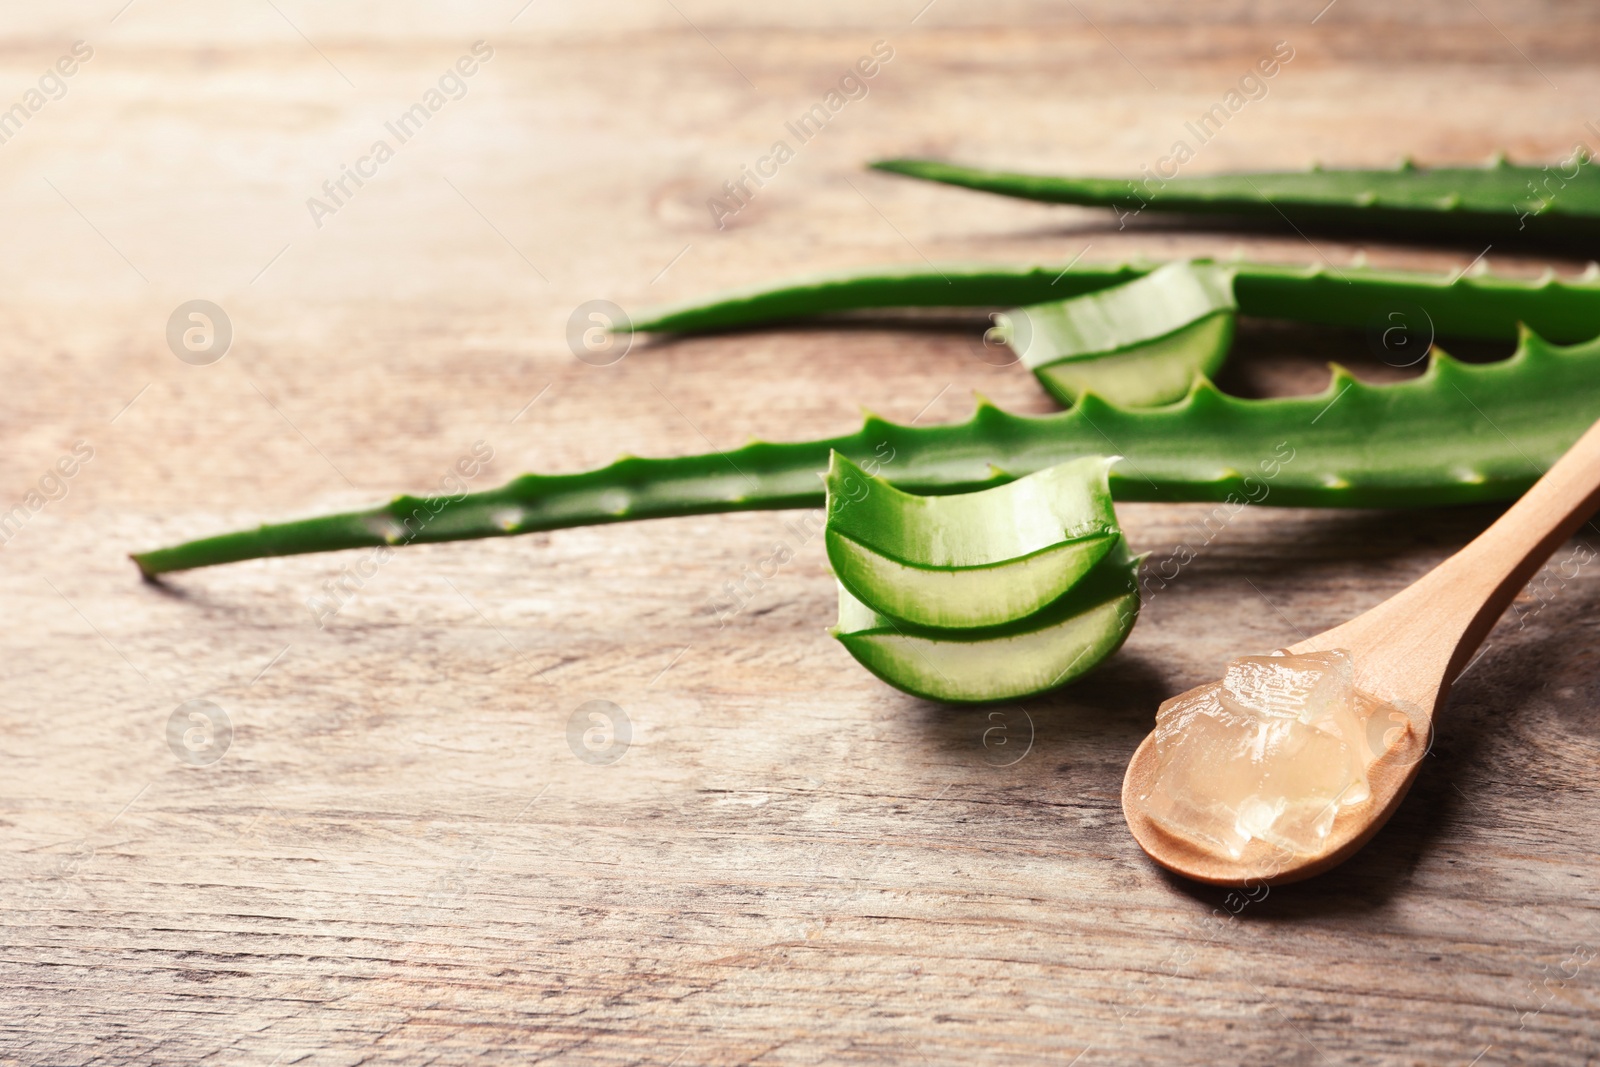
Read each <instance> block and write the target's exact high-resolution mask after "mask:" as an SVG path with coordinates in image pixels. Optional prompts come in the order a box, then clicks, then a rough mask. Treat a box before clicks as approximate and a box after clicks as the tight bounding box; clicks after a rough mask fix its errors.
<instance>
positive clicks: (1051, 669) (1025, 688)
mask: <svg viewBox="0 0 1600 1067" xmlns="http://www.w3.org/2000/svg"><path fill="white" fill-rule="evenodd" d="M1138 569H1139V561H1138V560H1137V559H1133V558H1130V557H1129V555H1128V551H1127V547H1126V545H1125V544H1124V542H1123V540H1122V538H1121V537H1118V538H1116V539H1115V542H1114V545H1113V547H1112V548H1111V550H1110V552H1109V553H1108V554H1107V555H1106V557H1105V558H1104V559H1103V560H1101V562H1100V564H1099V565H1098V566H1096V567H1095V568H1094V569H1093V570H1092V571H1090V572H1089V574H1088V575H1086V576H1085V577H1084V578H1083V580H1082V581H1080V582H1079V583H1078V584H1077V585H1075V586H1073V588H1072V590H1071V592H1069V593H1068V594H1067V595H1066V596H1064V597H1061V598H1060V599H1059V600H1057V601H1056V602H1055V603H1053V604H1051V605H1050V606H1049V607H1047V608H1046V609H1045V610H1044V611H1042V612H1040V613H1038V614H1036V615H1033V616H1031V617H1029V618H1027V619H1023V620H1021V621H1019V622H1015V623H1012V624H1011V625H1009V626H1004V627H999V628H995V629H987V630H979V631H960V630H937V629H931V628H926V627H918V626H913V625H911V624H909V623H905V622H900V621H897V620H895V619H891V618H889V617H887V616H885V615H882V614H880V613H879V612H876V611H873V610H872V609H871V608H869V607H867V606H866V605H865V604H863V603H861V601H860V600H857V599H856V598H855V597H854V596H852V595H851V594H850V591H849V590H848V589H846V588H845V587H844V586H843V585H841V586H840V587H839V624H838V625H837V626H836V627H834V628H833V630H831V631H830V632H831V633H832V634H833V636H834V637H836V638H837V639H838V640H839V643H840V644H842V645H844V647H845V648H846V649H848V650H849V652H850V654H851V655H852V656H854V657H855V658H856V661H857V662H858V663H860V664H861V665H862V666H863V667H865V668H866V669H867V670H869V671H871V672H872V673H873V674H875V675H877V676H878V677H879V678H881V679H882V680H883V681H885V682H888V683H889V684H890V685H892V686H894V687H895V688H896V689H900V690H902V691H904V692H907V693H910V694H912V695H913V696H919V697H926V698H928V699H929V700H945V701H952V702H956V703H983V702H986V701H991V700H1014V699H1017V698H1019V697H1027V696H1032V695H1034V694H1036V693H1043V692H1047V691H1048V690H1051V689H1055V688H1057V687H1059V686H1062V685H1065V684H1066V683H1068V682H1070V681H1072V680H1073V679H1075V678H1078V677H1080V676H1081V675H1083V674H1084V673H1086V672H1087V671H1089V670H1090V669H1092V668H1093V667H1095V666H1097V665H1098V664H1099V663H1101V661H1103V660H1104V659H1105V658H1106V657H1108V656H1110V655H1111V654H1112V653H1113V652H1115V651H1116V650H1117V649H1118V648H1120V647H1121V645H1122V642H1123V641H1124V640H1126V639H1127V636H1128V633H1129V631H1131V630H1132V629H1133V624H1134V621H1135V620H1136V619H1137V618H1138V615H1139V590H1138V584H1137V581H1136V576H1137V573H1138Z"/></svg>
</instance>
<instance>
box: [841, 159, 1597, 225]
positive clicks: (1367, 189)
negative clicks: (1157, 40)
mask: <svg viewBox="0 0 1600 1067" xmlns="http://www.w3.org/2000/svg"><path fill="white" fill-rule="evenodd" d="M1588 163H1589V161H1588V159H1587V157H1585V156H1582V155H1578V156H1575V157H1574V158H1573V160H1571V161H1569V163H1567V164H1565V165H1551V166H1541V167H1519V166H1513V165H1512V164H1511V163H1509V162H1507V161H1506V159H1505V157H1504V156H1498V157H1496V158H1495V160H1494V161H1493V162H1492V163H1490V164H1489V165H1488V166H1486V167H1418V166H1416V165H1414V164H1413V163H1411V162H1409V161H1406V162H1403V163H1401V165H1400V166H1399V167H1395V168H1391V169H1382V170H1326V169H1323V168H1320V167H1315V168H1313V169H1311V170H1307V171H1264V172H1252V173H1246V174H1217V175H1201V176H1187V175H1179V176H1175V177H1172V178H1166V179H1163V178H1160V177H1156V176H1153V175H1147V176H1146V177H1144V178H1134V179H1129V178H1088V177H1068V176H1054V175H1046V174H1019V173H1015V172H1011V171H996V170H982V169H979V168H975V167H963V166H957V165H954V164H950V163H941V162H938V161H936V160H928V159H889V160H883V161H882V162H878V163H874V164H872V166H873V167H874V168H875V169H877V170H882V171H888V172H890V173H893V174H903V175H906V176H907V177H912V178H921V179H923V180H925V181H932V182H941V183H943V184H946V185H958V186H961V187H963V188H967V189H979V190H982V191H984V192H990V193H999V194H1000V195H1002V196H1012V197H1020V198H1022V199H1024V200H1042V201H1045V202H1048V203H1054V204H1079V205H1084V206H1089V207H1109V208H1113V209H1115V210H1116V211H1117V213H1118V215H1119V216H1126V215H1137V214H1139V213H1140V212H1143V211H1169V212H1184V213H1189V214H1201V215H1229V216H1234V217H1237V218H1241V219H1252V220H1261V221H1268V222H1272V223H1281V222H1283V221H1284V220H1285V219H1287V220H1288V221H1289V222H1290V223H1291V224H1293V225H1297V226H1317V227H1338V228H1351V229H1361V230H1366V231H1373V230H1383V229H1387V230H1394V231H1400V232H1405V233H1433V234H1447V235H1451V236H1458V237H1475V238H1481V239H1484V240H1489V241H1493V240H1500V239H1504V238H1509V237H1512V236H1515V235H1517V234H1518V233H1526V234H1532V235H1536V236H1539V237H1550V236H1554V237H1563V238H1577V239H1580V240H1593V239H1595V238H1596V237H1600V173H1597V172H1596V171H1595V169H1594V167H1592V166H1590V165H1588Z"/></svg>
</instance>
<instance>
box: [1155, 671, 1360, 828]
mask: <svg viewBox="0 0 1600 1067" xmlns="http://www.w3.org/2000/svg"><path fill="white" fill-rule="evenodd" d="M1386 707H1387V706H1386V705H1382V704H1381V703H1380V702H1378V701H1375V700H1373V699H1372V698H1371V697H1368V696H1367V695H1366V694H1363V693H1360V692H1359V691H1358V690H1357V689H1356V688H1355V684H1354V669H1353V664H1352V663H1351V660H1350V656H1349V654H1348V653H1345V652H1339V651H1335V652H1319V653H1314V654H1308V655H1298V656H1297V655H1288V654H1280V655H1273V656H1248V657H1244V658H1241V659H1238V660H1235V661H1233V662H1232V663H1230V664H1229V665H1228V669H1227V673H1226V674H1225V675H1224V677H1223V680H1222V681H1221V682H1216V683H1213V684H1210V685H1204V686H1200V687H1199V688H1197V689H1191V690H1190V691H1189V692H1187V693H1182V694H1180V695H1178V696H1176V697H1173V698H1172V699H1171V700H1168V701H1167V702H1166V703H1164V704H1162V705H1161V709H1160V711H1159V712H1157V714H1156V734H1155V746H1156V759H1157V764H1158V771H1157V775H1156V781H1155V784H1154V786H1153V787H1152V788H1151V791H1150V792H1149V793H1148V794H1147V795H1146V796H1144V797H1142V798H1140V803H1141V804H1142V806H1143V808H1144V810H1145V813H1146V814H1147V815H1149V816H1150V818H1152V819H1154V820H1155V821H1156V822H1158V823H1160V824H1161V825H1163V826H1164V827H1166V828H1167V829H1168V830H1171V831H1173V832H1175V833H1177V834H1180V835H1182V836H1185V837H1189V838H1191V839H1195V840H1198V841H1200V842H1203V843H1206V844H1209V845H1211V846H1213V847H1215V848H1217V849H1219V850H1220V851H1222V852H1223V853H1225V854H1227V855H1228V856H1230V857H1233V858H1237V857H1238V856H1239V855H1240V854H1241V853H1242V852H1243V850H1244V847H1245V846H1246V845H1247V844H1248V843H1249V842H1250V841H1251V840H1261V841H1265V842H1267V843H1268V844H1271V845H1274V846H1277V847H1279V848H1283V849H1287V850H1289V851H1292V852H1316V851H1319V850H1320V848H1321V847H1322V844H1323V842H1324V841H1326V840H1327V837H1328V834H1329V832H1330V831H1331V830H1332V828H1333V822H1334V818H1335V816H1336V815H1337V814H1338V811H1339V809H1340V808H1341V807H1348V806H1350V805H1352V804H1357V803H1360V802H1361V801H1363V800H1366V799H1367V797H1368V796H1370V789H1369V788H1368V784H1367V774H1366V770H1367V766H1368V764H1369V762H1370V761H1371V759H1372V758H1375V757H1376V756H1377V755H1381V750H1380V751H1377V752H1374V751H1371V748H1372V746H1370V745H1369V744H1368V741H1367V717H1368V716H1369V715H1371V714H1374V713H1375V712H1377V711H1378V710H1379V709H1384V710H1386ZM1385 728H1387V727H1385Z"/></svg>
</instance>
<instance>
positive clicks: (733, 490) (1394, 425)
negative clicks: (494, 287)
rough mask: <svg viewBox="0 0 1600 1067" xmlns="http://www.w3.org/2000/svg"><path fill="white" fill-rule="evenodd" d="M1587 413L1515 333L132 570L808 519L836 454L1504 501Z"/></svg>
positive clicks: (1147, 496) (619, 473)
mask: <svg viewBox="0 0 1600 1067" xmlns="http://www.w3.org/2000/svg"><path fill="white" fill-rule="evenodd" d="M1597 416H1600V340H1597V341H1591V342H1589V343H1587V344H1581V345H1574V346H1572V347H1570V348H1560V347H1556V346H1552V345H1549V344H1547V343H1545V342H1544V341H1542V340H1540V339H1539V338H1538V337H1536V336H1534V335H1533V334H1531V333H1529V334H1526V335H1525V336H1524V337H1523V339H1522V343H1521V345H1520V346H1519V347H1518V350H1517V354H1516V355H1515V356H1513V357H1511V358H1510V359H1507V360H1503V361H1501V362H1498V363H1484V364H1470V365H1467V364H1461V363H1458V362H1456V361H1455V360H1453V359H1450V358H1449V357H1448V356H1444V355H1442V354H1436V355H1435V357H1434V358H1433V360H1432V361H1431V362H1430V364H1429V368H1428V371H1427V373H1425V374H1424V375H1422V376H1421V377H1420V378H1414V379H1411V380H1409V381H1404V382H1397V383H1394V384H1392V385H1368V384H1365V383H1362V382H1357V381H1354V380H1352V379H1349V378H1348V377H1339V376H1336V377H1335V379H1334V381H1332V382H1331V383H1330V384H1329V387H1328V389H1326V390H1324V391H1323V392H1322V393H1321V394H1319V395H1316V396H1303V397H1285V398H1276V399H1269V400H1247V399H1241V398H1238V397H1231V396H1225V395H1223V394H1222V393H1220V392H1218V391H1217V390H1216V388H1215V387H1214V386H1212V385H1210V384H1209V383H1208V382H1205V381H1201V382H1200V383H1199V384H1198V385H1197V386H1196V387H1195V388H1194V389H1193V390H1191V392H1190V393H1189V395H1188V396H1187V397H1185V398H1184V399H1183V400H1182V401H1180V402H1178V403H1176V404H1171V405H1168V406H1166V407H1159V408H1123V407H1118V406H1116V405H1114V404H1110V403H1107V402H1105V401H1103V400H1101V399H1100V398H1098V397H1096V396H1095V395H1094V394H1092V393H1090V394H1088V395H1086V396H1085V397H1084V398H1083V399H1082V400H1081V401H1080V402H1079V403H1078V404H1077V406H1075V407H1074V408H1072V409H1071V410H1070V411H1064V412H1060V413H1058V414H1054V415H1044V416H1037V417H1029V416H1020V415H1009V414H1007V413H1005V412H1003V411H1000V410H999V409H998V408H994V407H992V406H991V407H982V408H980V409H979V410H978V411H977V412H975V413H974V414H973V416H972V418H971V419H969V420H968V421H966V422H964V423H957V424H954V425H947V426H925V427H924V426H900V425H895V424H892V423H877V424H874V425H873V427H872V428H871V431H870V432H864V431H858V432H856V433H853V434H846V435H843V436H840V437H833V438H828V439H826V440H820V441H803V442H795V443H791V444H773V443H761V444H753V445H748V446H746V447H744V448H741V449H735V450H733V451H731V452H725V453H722V452H719V453H707V454H703V455H697V456H678V457H673V458H667V459H630V460H628V461H627V463H626V467H625V469H624V468H623V467H621V466H620V465H613V466H611V467H602V468H600V469H599V470H592V471H586V472H583V473H579V474H558V475H544V474H525V475H523V476H522V477H520V478H517V479H515V480H513V481H511V482H509V483H507V484H506V485H504V486H501V487H499V488H497V489H491V490H487V491H485V492H481V493H469V494H466V495H465V496H462V497H456V498H450V497H434V498H418V497H398V498H396V499H395V500H393V501H391V502H390V503H389V504H386V505H384V506H382V507H379V508H375V509H373V510H370V511H359V512H350V513H346V514H342V515H329V516H324V517H322V518H315V519H307V520H304V521H301V522H288V523H282V524H277V525H269V526H262V527H259V528H257V529H252V530H241V531H238V532H236V533H230V534H223V535H221V536H217V537H208V538H205V539H203V540H199V541H192V542H189V543H187V544H182V545H176V546H173V547H171V548H164V549H159V550H156V551H153V552H145V553H140V554H138V555H136V556H135V557H134V559H135V561H136V562H137V563H138V564H139V566H140V568H141V570H142V571H143V572H144V573H145V574H146V575H155V574H160V573H163V572H167V571H176V570H184V569H186V568H190V567H205V566H210V565H213V564H217V563H228V562H232V561H235V560H244V559H255V558H258V557H261V556H279V555H292V554H296V553H301V552H323V551H330V550H332V549H339V548H357V547H361V546H368V545H383V544H390V543H394V541H395V540H398V539H400V538H398V537H397V533H396V531H402V530H406V531H409V530H411V529H412V525H411V520H412V519H413V517H414V516H423V517H426V516H430V515H431V518H427V519H426V521H418V522H416V523H415V526H414V529H415V532H414V535H413V534H410V533H408V534H407V535H406V538H405V542H406V543H426V542H435V541H453V540H460V539H463V538H475V537H503V536H506V535H509V534H518V533H529V532H532V531H535V530H554V529H560V528H563V527H570V526H589V525H595V524H599V523H608V522H623V521H628V520H633V519H648V518H661V517H666V516H671V515H704V514H708V513H712V512H725V511H751V510H764V509H774V508H800V507H817V506H818V505H820V504H821V503H822V502H823V492H822V485H821V482H820V481H819V479H818V475H820V474H821V473H823V471H825V470H826V469H827V466H828V456H829V454H830V452H833V451H838V452H840V453H841V454H843V455H845V456H848V457H850V458H851V459H853V460H855V461H856V462H858V463H861V462H866V461H868V460H872V461H873V462H876V463H878V464H879V466H880V467H881V469H882V473H883V474H884V475H885V476H886V477H888V478H889V479H890V480H891V481H892V482H893V483H894V484H895V486H897V487H898V488H900V489H903V490H905V491H907V492H914V493H953V492H965V491H969V490H974V489H982V488H987V487H989V486H993V485H999V484H1003V483H1005V482H1008V481H1011V480H1013V479H1014V478H1017V477H1021V476H1023V475H1026V474H1031V473H1032V472H1034V471H1038V470H1043V469H1044V468H1046V467H1050V466H1054V465H1055V464H1058V463H1064V462H1066V461H1067V460H1071V459H1078V458H1082V457H1086V456H1098V455H1103V454H1104V453H1105V452H1106V451H1107V450H1108V449H1115V450H1116V451H1118V452H1120V453H1121V454H1122V456H1123V458H1122V459H1121V460H1119V461H1118V462H1117V463H1116V465H1115V466H1113V467H1112V469H1111V475H1110V485H1111V493H1112V496H1113V497H1114V498H1115V499H1117V500H1163V501H1183V500H1190V501H1216V502H1223V503H1225V504H1228V505H1230V506H1231V505H1232V504H1234V503H1240V504H1242V503H1245V502H1249V503H1255V504H1268V505H1283V506H1292V507H1398V508H1409V507H1428V506H1434V505H1440V504H1466V503H1476V502H1481V501H1491V500H1509V499H1511V498H1514V497H1516V496H1517V495H1519V494H1520V493H1522V492H1523V491H1524V490H1525V489H1527V487H1528V486H1529V485H1531V484H1533V482H1534V480H1535V479H1537V478H1538V476H1539V475H1540V474H1542V473H1543V472H1544V471H1545V470H1546V469H1547V468H1548V467H1549V466H1550V464H1552V463H1553V462H1555V460H1556V458H1557V457H1559V456H1560V455H1561V454H1562V453H1563V452H1565V451H1566V450H1567V449H1568V448H1569V447H1570V446H1571V445H1572V443H1573V442H1574V441H1576V440H1577V439H1578V437H1579V435H1580V434H1582V432H1583V431H1584V430H1586V429H1587V428H1588V427H1589V425H1590V423H1592V422H1593V421H1594V420H1595V418H1596V417H1597Z"/></svg>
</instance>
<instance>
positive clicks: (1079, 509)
mask: <svg viewBox="0 0 1600 1067" xmlns="http://www.w3.org/2000/svg"><path fill="white" fill-rule="evenodd" d="M1110 465H1111V463H1110V461H1109V460H1107V459H1105V458H1103V457H1100V456H1090V457H1085V458H1083V459H1076V460H1070V461H1068V462H1066V463H1063V464H1059V465H1057V466H1054V467H1049V468H1046V469H1045V470H1042V471H1038V472H1037V473H1034V474H1030V475H1028V476H1027V477H1025V478H1019V479H1018V480H1016V481H1014V482H1007V483H1006V484H1004V485H1000V486H996V487H994V488H992V489H986V490H981V491H979V492H976V493H959V494H955V495H947V496H918V495H915V494H912V493H903V492H901V491H900V490H898V489H896V488H895V487H894V486H892V485H890V484H889V483H888V482H887V481H885V480H884V479H882V478H875V477H873V476H872V475H870V474H868V473H867V472H866V471H864V470H862V469H861V468H860V467H859V466H857V465H856V464H855V463H853V462H851V461H850V460H849V459H848V458H847V457H845V456H842V455H840V454H839V453H837V452H835V453H833V454H832V455H831V456H830V457H829V461H828V473H827V476H826V479H825V481H826V487H827V515H828V519H827V526H826V530H825V532H824V534H823V539H824V541H825V543H826V545H827V551H828V562H830V563H831V564H832V565H833V572H834V575H835V576H836V577H837V578H838V579H839V582H840V584H841V585H843V586H844V587H845V588H846V589H848V590H849V591H850V593H851V595H853V596H854V597H855V598H856V599H857V600H860V601H861V602H863V603H864V604H868V605H871V607H872V608H873V609H875V610H876V611H879V612H881V613H883V614H885V615H890V616H893V617H894V618H896V619H900V620H904V621H905V622H907V623H911V624H915V625H920V626H934V627H952V628H966V629H971V628H974V627H982V626H1000V625H1004V624H1006V623H1009V622H1014V621H1015V620H1017V619H1021V618H1025V617H1026V616H1029V615H1033V614H1035V613H1036V612H1038V611H1039V610H1040V609H1041V608H1043V607H1044V606H1045V605H1046V604H1049V603H1050V602H1051V601H1053V600H1056V599H1058V598H1059V597H1060V596H1061V595H1062V594H1064V593H1065V592H1066V591H1067V590H1068V589H1070V588H1072V585H1073V583H1075V582H1077V581H1078V579H1080V578H1082V577H1083V576H1084V575H1085V574H1087V573H1088V572H1089V570H1090V569H1091V568H1092V567H1094V565H1095V564H1096V563H1098V562H1100V560H1101V559H1102V558H1103V557H1104V556H1105V554H1106V553H1107V552H1108V551H1110V549H1111V546H1112V543H1113V542H1114V541H1115V540H1116V538H1117V517H1116V513H1115V512H1114V511H1113V510H1112V506H1111V491H1110V488H1109V486H1108V485H1107V476H1106V472H1107V470H1108V468H1109V467H1110Z"/></svg>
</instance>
